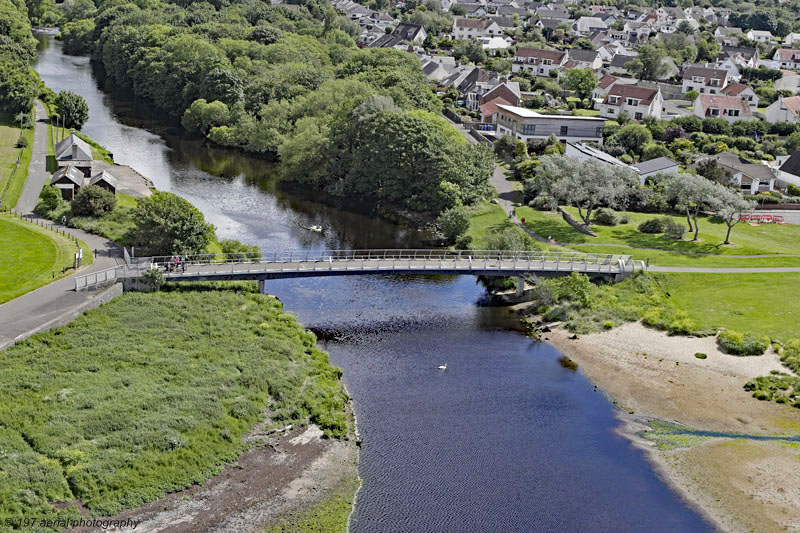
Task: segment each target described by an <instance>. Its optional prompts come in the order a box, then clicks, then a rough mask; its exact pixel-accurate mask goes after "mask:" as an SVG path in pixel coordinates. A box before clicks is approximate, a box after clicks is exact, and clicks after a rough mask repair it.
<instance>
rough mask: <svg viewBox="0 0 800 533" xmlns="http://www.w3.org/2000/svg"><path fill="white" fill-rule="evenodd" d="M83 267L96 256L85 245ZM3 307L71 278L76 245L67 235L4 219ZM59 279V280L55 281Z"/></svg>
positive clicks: (0, 225) (0, 259)
mask: <svg viewBox="0 0 800 533" xmlns="http://www.w3.org/2000/svg"><path fill="white" fill-rule="evenodd" d="M81 244H82V248H83V264H84V266H88V265H90V264H92V260H93V257H92V253H91V251H90V250H89V248H88V247H87V246H86V245H85V244H83V243H81ZM0 250H3V253H2V254H0V303H3V302H7V301H9V300H12V299H14V298H16V297H17V296H21V295H23V294H25V293H26V292H29V291H32V290H33V289H36V288H38V287H40V286H42V285H46V284H48V283H50V282H51V281H53V280H54V279H58V278H61V277H63V276H64V275H66V274H69V273H70V272H71V271H65V270H64V269H66V268H71V267H72V266H73V263H74V255H75V250H76V248H75V244H74V242H73V241H70V240H69V239H67V238H66V237H64V236H63V235H59V234H57V233H55V232H52V231H50V230H47V229H44V228H40V227H39V226H36V225H34V224H31V223H29V222H24V221H22V220H19V219H17V218H15V217H12V216H9V215H0ZM54 275H55V277H54Z"/></svg>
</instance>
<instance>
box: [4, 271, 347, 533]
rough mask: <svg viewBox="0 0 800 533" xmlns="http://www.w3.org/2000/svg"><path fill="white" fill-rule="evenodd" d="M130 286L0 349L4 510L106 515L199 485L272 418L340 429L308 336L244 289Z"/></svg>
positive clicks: (320, 358) (335, 397)
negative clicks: (81, 508) (136, 289)
mask: <svg viewBox="0 0 800 533" xmlns="http://www.w3.org/2000/svg"><path fill="white" fill-rule="evenodd" d="M217 289H219V290H213V291H209V290H200V289H199V288H195V290H192V289H191V288H189V289H183V288H182V289H180V290H177V289H176V290H174V292H159V293H151V294H142V293H129V294H125V295H124V296H122V297H120V298H118V299H116V300H114V301H113V302H111V303H108V304H105V305H103V306H102V307H100V308H99V309H96V310H94V311H90V312H88V313H86V314H85V315H83V316H81V317H79V318H78V319H77V320H75V321H74V322H72V323H71V324H69V325H68V326H66V327H63V328H59V329H56V330H53V331H50V332H47V333H41V334H38V335H35V336H33V337H31V338H30V339H28V340H26V341H24V342H22V343H19V344H17V345H15V346H12V347H11V348H9V349H7V350H6V351H5V352H4V353H3V357H2V358H0V442H2V443H3V444H2V451H0V477H1V478H2V482H1V483H0V516H3V517H21V516H30V515H37V516H47V517H55V516H73V517H75V516H77V515H78V510H77V508H76V507H74V506H67V507H66V508H63V509H57V508H54V507H52V506H51V505H52V504H53V503H54V502H68V501H71V500H73V499H75V498H77V499H80V500H81V502H82V503H83V504H84V505H86V506H87V507H88V508H89V509H90V510H91V512H92V513H93V514H103V515H106V514H114V513H117V512H119V511H120V510H122V509H123V508H131V507H136V506H139V505H141V504H144V503H146V502H149V501H152V500H154V499H157V498H159V497H161V496H163V495H164V494H165V493H167V492H170V491H174V490H178V489H182V488H184V487H187V486H189V485H192V484H196V483H202V482H203V481H204V480H206V479H208V478H209V477H211V476H213V475H215V474H218V473H219V472H220V471H221V470H222V467H223V465H224V464H226V463H230V462H232V461H235V460H236V459H237V458H238V457H239V455H240V454H241V452H242V451H243V450H244V449H245V446H246V445H245V444H244V441H243V437H244V436H245V435H246V434H247V433H248V432H249V431H250V430H251V429H252V428H253V427H254V426H255V425H256V424H257V423H259V422H261V421H263V420H264V419H265V418H266V419H267V420H268V424H269V426H273V427H278V426H284V425H286V424H289V423H293V424H305V423H308V422H314V423H316V424H318V425H319V426H320V427H321V428H322V429H323V430H324V432H325V434H326V435H327V436H329V437H343V436H344V435H345V433H346V430H347V423H348V422H347V415H346V410H345V408H346V402H347V395H346V393H345V391H344V388H343V386H342V385H341V383H340V381H339V378H340V375H341V371H339V370H338V369H336V368H334V367H332V366H330V364H329V362H328V357H327V355H326V354H325V353H324V352H322V351H321V350H320V349H318V348H317V346H316V343H315V337H314V335H313V334H312V333H310V332H308V331H306V330H305V329H304V328H302V327H301V326H300V325H299V324H298V323H297V321H296V320H295V318H294V317H293V316H291V315H288V314H286V313H284V312H283V310H282V305H281V304H280V302H278V301H277V300H276V299H275V298H272V297H269V296H266V295H261V294H257V293H254V292H251V291H253V290H254V284H250V285H248V284H240V285H238V286H236V287H228V288H223V287H221V286H218V287H217Z"/></svg>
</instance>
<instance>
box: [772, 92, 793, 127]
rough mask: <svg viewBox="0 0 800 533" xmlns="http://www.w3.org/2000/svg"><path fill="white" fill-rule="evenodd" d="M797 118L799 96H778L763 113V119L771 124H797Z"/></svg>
mask: <svg viewBox="0 0 800 533" xmlns="http://www.w3.org/2000/svg"><path fill="white" fill-rule="evenodd" d="M798 117H800V96H778V99H777V100H775V101H774V102H772V103H771V104H770V105H768V106H767V109H766V110H765V111H764V118H766V120H767V122H770V123H772V124H774V123H776V122H797V121H798Z"/></svg>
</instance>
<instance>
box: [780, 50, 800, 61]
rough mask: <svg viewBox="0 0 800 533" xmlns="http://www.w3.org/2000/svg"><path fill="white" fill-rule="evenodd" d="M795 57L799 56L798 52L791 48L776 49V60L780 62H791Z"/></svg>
mask: <svg viewBox="0 0 800 533" xmlns="http://www.w3.org/2000/svg"><path fill="white" fill-rule="evenodd" d="M795 56H800V50H793V49H791V48H778V59H779V60H780V61H791V60H793V59H794V57H795Z"/></svg>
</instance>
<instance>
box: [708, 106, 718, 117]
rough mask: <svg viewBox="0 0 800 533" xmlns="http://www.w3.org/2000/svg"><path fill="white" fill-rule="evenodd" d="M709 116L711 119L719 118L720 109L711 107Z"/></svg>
mask: <svg viewBox="0 0 800 533" xmlns="http://www.w3.org/2000/svg"><path fill="white" fill-rule="evenodd" d="M708 116H710V117H718V116H719V108H718V107H709V108H708Z"/></svg>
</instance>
